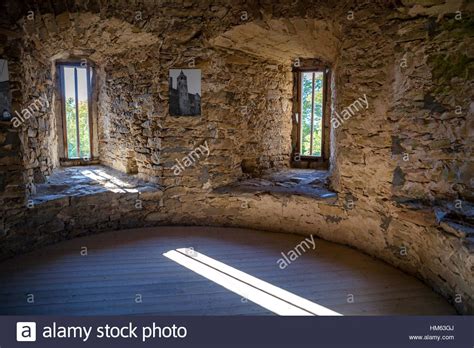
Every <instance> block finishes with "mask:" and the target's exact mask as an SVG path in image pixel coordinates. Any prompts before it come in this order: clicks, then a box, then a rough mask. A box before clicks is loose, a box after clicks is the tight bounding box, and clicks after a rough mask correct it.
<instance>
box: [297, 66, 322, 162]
mask: <svg viewBox="0 0 474 348" xmlns="http://www.w3.org/2000/svg"><path fill="white" fill-rule="evenodd" d="M298 80H299V83H298V84H299V86H298V96H299V103H298V104H299V122H298V124H299V130H298V150H299V153H300V155H301V156H302V157H307V158H315V159H317V158H323V157H324V156H323V154H324V149H325V146H324V145H325V140H326V139H325V132H324V125H325V114H326V110H325V101H326V73H325V71H320V70H309V71H300V72H299V78H298Z"/></svg>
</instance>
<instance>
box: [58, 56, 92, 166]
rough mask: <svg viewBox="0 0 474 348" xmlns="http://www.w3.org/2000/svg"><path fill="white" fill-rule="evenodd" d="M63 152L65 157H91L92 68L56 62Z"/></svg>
mask: <svg viewBox="0 0 474 348" xmlns="http://www.w3.org/2000/svg"><path fill="white" fill-rule="evenodd" d="M59 74H60V79H61V102H62V114H63V139H64V152H65V158H67V159H90V158H91V157H92V117H91V84H92V69H91V68H90V67H89V66H87V67H84V66H81V65H80V64H74V63H64V64H60V65H59Z"/></svg>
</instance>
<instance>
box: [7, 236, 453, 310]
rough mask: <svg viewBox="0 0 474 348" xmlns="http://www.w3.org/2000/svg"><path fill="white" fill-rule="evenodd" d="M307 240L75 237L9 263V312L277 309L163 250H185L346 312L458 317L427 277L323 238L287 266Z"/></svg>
mask: <svg viewBox="0 0 474 348" xmlns="http://www.w3.org/2000/svg"><path fill="white" fill-rule="evenodd" d="M304 238H305V237H304V236H299V235H289V234H277V233H268V232H259V231H252V230H244V229H236V228H210V227H159V228H149V229H137V230H126V231H118V232H109V233H103V234H99V235H95V236H91V237H85V238H79V239H74V240H71V241H68V242H63V243H60V244H56V245H54V246H51V247H48V248H44V249H41V250H38V251H36V252H33V253H30V254H27V255H23V256H20V257H17V258H14V259H10V260H7V261H5V262H3V263H1V264H0V287H1V288H0V314H48V315H53V314H54V315H110V314H159V315H173V314H174V315H272V314H274V313H272V312H271V311H269V310H267V309H265V308H263V307H261V306H260V305H257V304H255V303H253V302H252V301H249V300H246V299H245V298H243V297H242V296H240V295H238V294H236V293H234V292H232V291H230V290H228V289H226V288H224V287H222V286H221V285H218V284H216V283H215V282H213V281H211V280H208V279H206V278H205V277H203V276H201V275H199V274H197V273H195V272H193V271H191V270H189V269H188V268H186V267H183V266H182V265H180V264H178V263H176V262H175V261H173V260H171V259H169V258H167V257H165V256H163V253H166V252H167V251H169V250H173V249H177V248H185V247H187V248H194V250H196V251H198V252H199V253H201V254H204V255H206V256H208V257H211V258H213V259H215V260H218V261H220V262H222V263H225V264H226V265H228V266H231V267H233V268H236V269H238V270H240V271H242V272H245V273H247V274H249V275H252V276H254V277H257V278H259V279H261V280H264V281H266V282H268V283H271V284H272V285H275V286H277V287H280V288H282V289H285V290H287V291H289V292H291V293H293V294H296V295H298V296H301V297H303V298H305V299H307V300H309V301H312V302H314V303H316V304H318V305H321V306H324V307H326V308H328V309H331V310H333V311H336V312H338V313H341V314H343V315H400V314H409V315H441V314H455V311H454V309H453V308H452V307H451V306H450V305H449V304H448V303H447V302H446V301H445V300H444V299H443V298H441V297H440V296H439V295H437V294H436V293H434V292H433V291H432V290H431V289H429V288H428V287H427V286H425V285H424V284H422V283H421V282H420V281H418V280H417V279H415V278H413V277H411V276H408V275H406V274H404V273H402V272H401V271H399V270H397V269H395V268H393V267H391V266H389V265H387V264H385V263H383V262H381V261H378V260H375V259H373V258H371V257H368V256H366V255H364V254H362V253H360V252H358V251H356V250H353V249H351V248H348V247H344V246H341V245H338V244H334V243H329V242H325V241H322V240H319V239H316V249H315V250H309V251H306V252H305V253H303V254H302V255H301V256H300V257H299V258H298V259H296V260H295V261H293V262H292V263H291V264H290V265H289V266H288V267H287V268H286V269H283V270H282V269H280V268H279V267H278V264H277V260H278V259H279V258H281V257H282V256H281V253H282V252H283V253H285V254H286V253H288V251H290V250H292V249H293V248H295V246H296V245H297V244H299V243H300V242H301V241H302V240H303V239H304ZM83 247H87V251H88V255H87V256H81V248H83ZM82 250H83V249H82ZM29 294H32V295H34V303H28V301H27V300H28V299H30V302H31V299H32V296H31V295H29Z"/></svg>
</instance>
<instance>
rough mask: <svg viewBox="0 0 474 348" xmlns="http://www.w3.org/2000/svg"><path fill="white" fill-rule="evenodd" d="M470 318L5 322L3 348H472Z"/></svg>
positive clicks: (1, 324)
mask: <svg viewBox="0 0 474 348" xmlns="http://www.w3.org/2000/svg"><path fill="white" fill-rule="evenodd" d="M473 332H474V317H473V316H459V317H456V316H451V317H444V316H436V317H434V316H433V317H402V316H396V317H353V316H348V317H197V316H196V317H153V316H137V317H133V316H129V317H124V316H115V317H114V316H110V317H109V316H107V317H105V316H104V317H53V316H2V317H0V347H1V348H10V347H48V348H49V347H61V348H64V347H68V348H73V347H291V348H293V347H361V348H362V347H364V348H367V347H374V348H375V347H393V348H400V347H426V348H436V347H440V348H442V347H459V348H461V347H462V348H472V347H474V333H473Z"/></svg>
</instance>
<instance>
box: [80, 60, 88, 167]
mask: <svg viewBox="0 0 474 348" xmlns="http://www.w3.org/2000/svg"><path fill="white" fill-rule="evenodd" d="M87 90H88V87H87V69H86V68H77V96H78V99H79V148H80V157H81V158H90V157H91V153H90V151H91V149H90V133H89V104H88V93H87Z"/></svg>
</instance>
